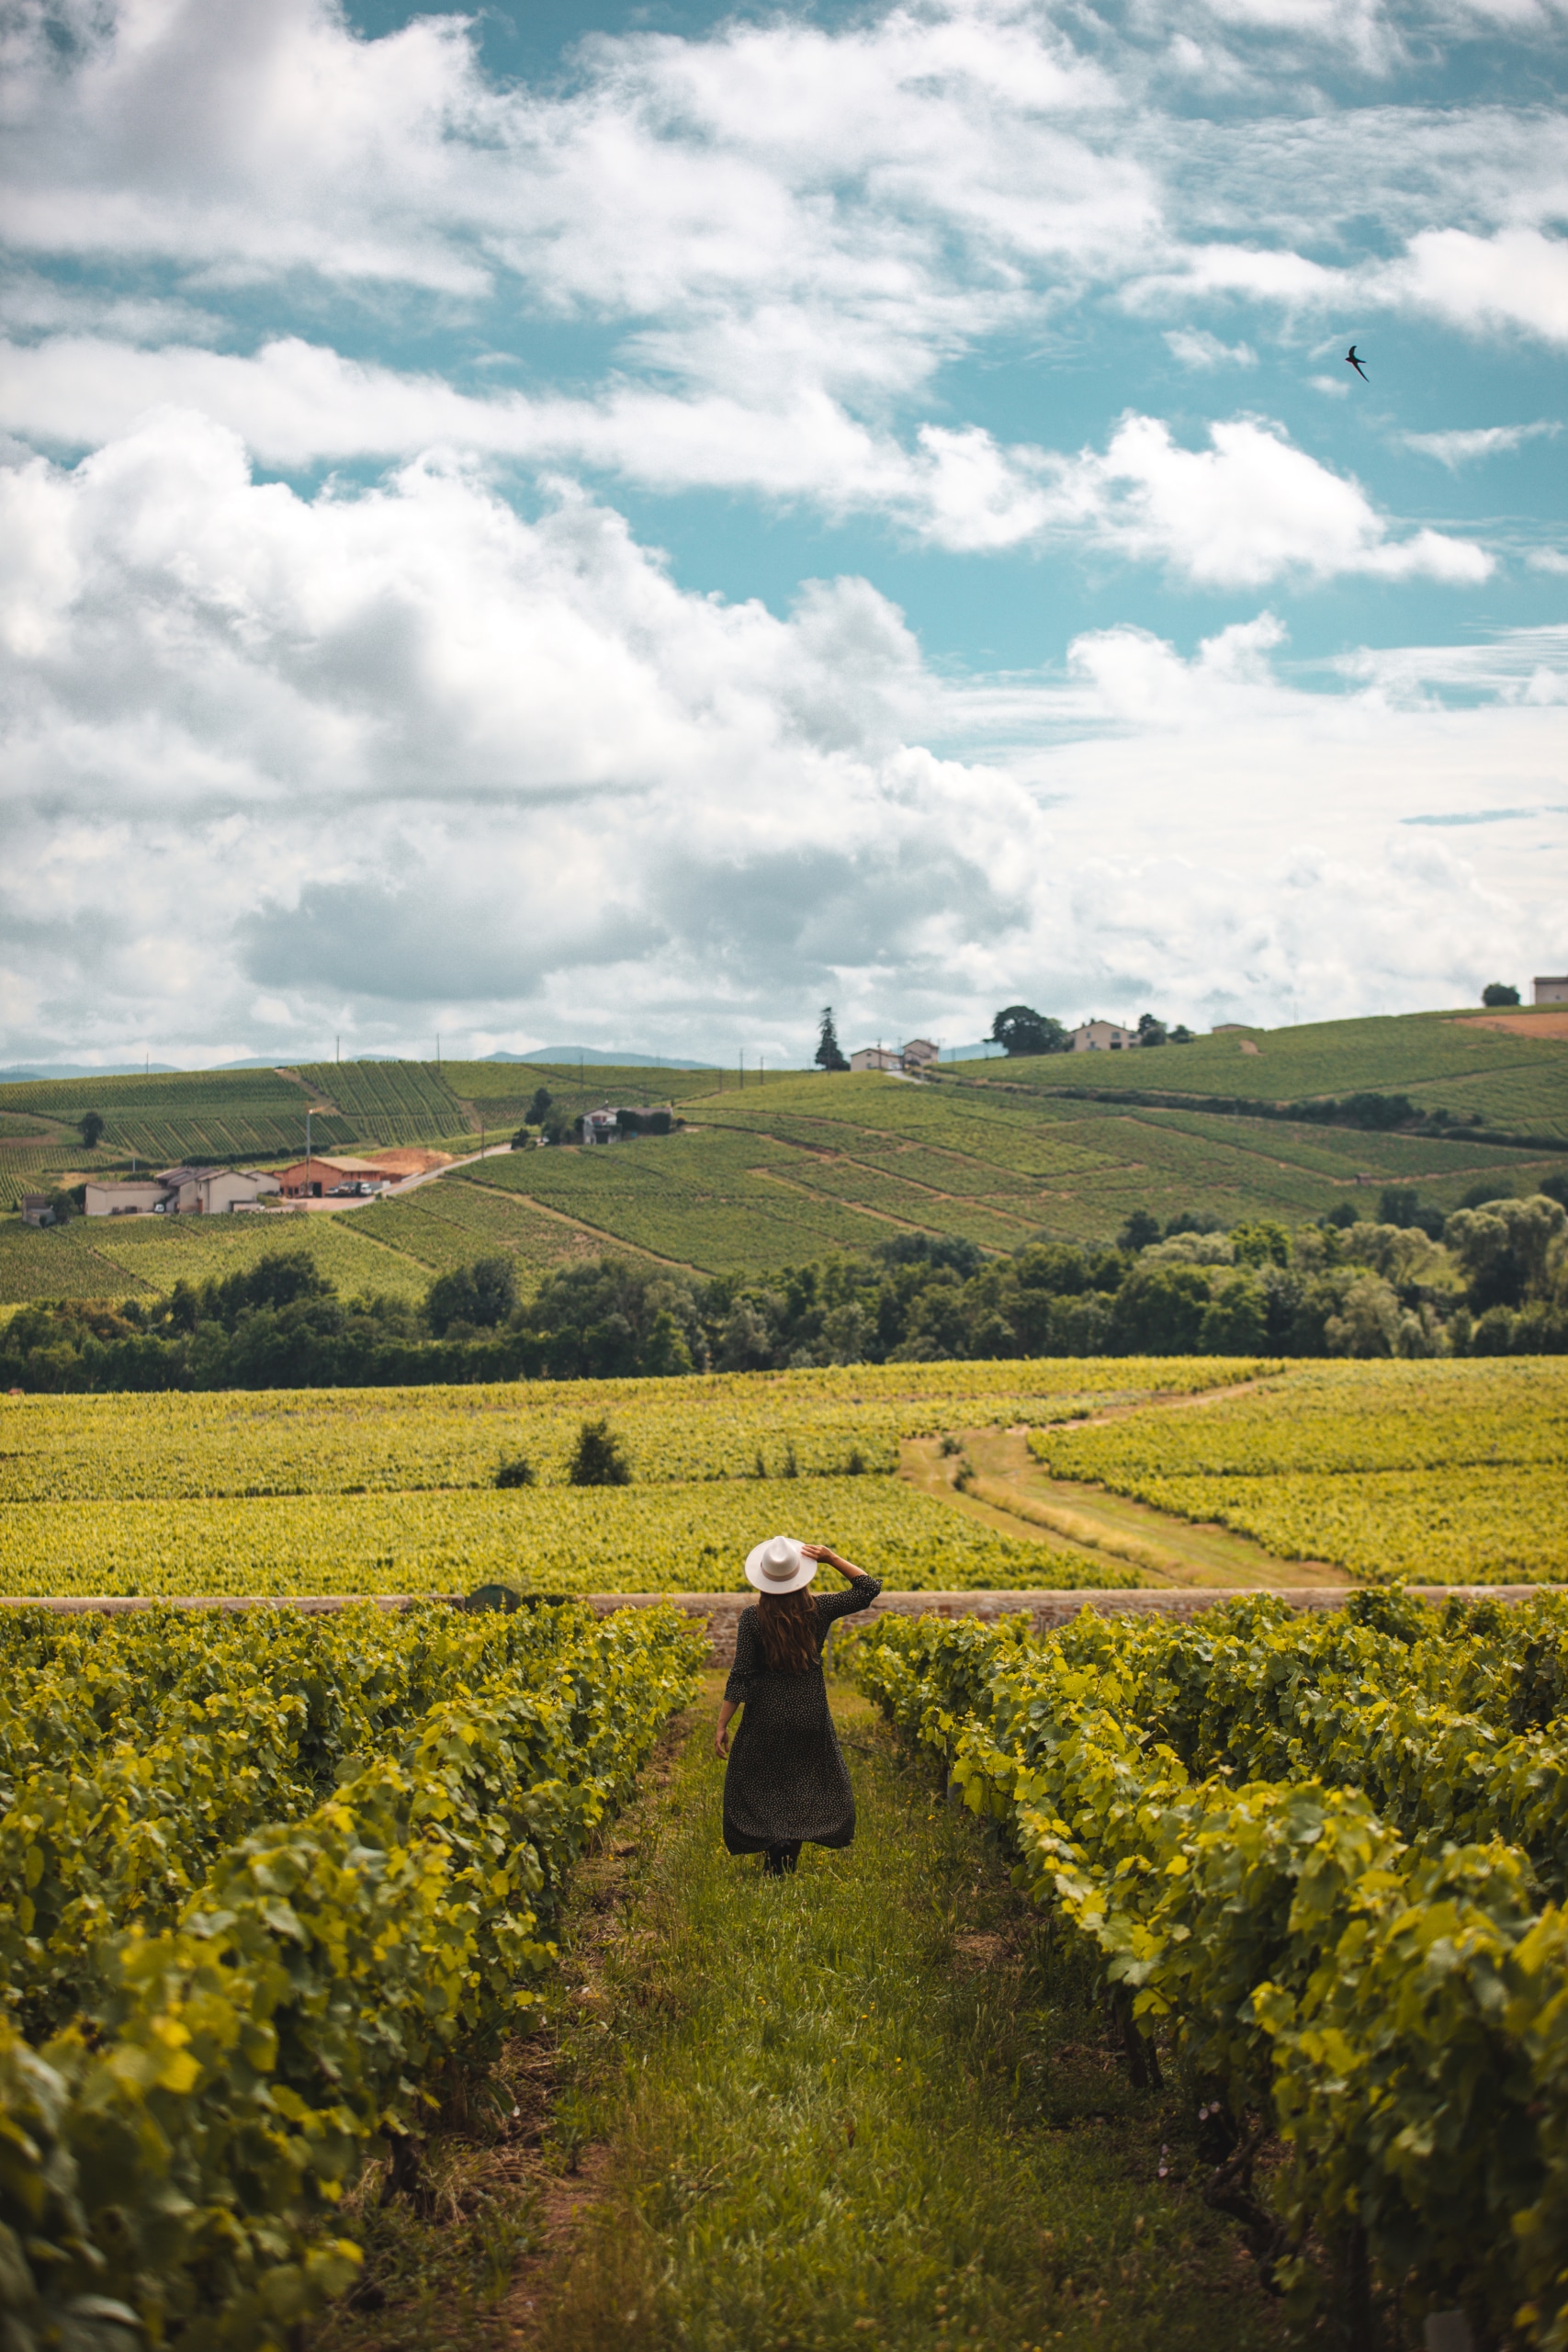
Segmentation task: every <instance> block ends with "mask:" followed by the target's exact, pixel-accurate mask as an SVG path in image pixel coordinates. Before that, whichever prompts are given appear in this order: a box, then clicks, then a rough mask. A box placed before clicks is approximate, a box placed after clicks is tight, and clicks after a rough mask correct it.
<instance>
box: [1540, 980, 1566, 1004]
mask: <svg viewBox="0 0 1568 2352" xmlns="http://www.w3.org/2000/svg"><path fill="white" fill-rule="evenodd" d="M1535 1001H1536V1002H1537V1004H1568V978H1562V979H1538V980H1537V981H1536V983H1535Z"/></svg>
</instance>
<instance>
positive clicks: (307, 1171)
mask: <svg viewBox="0 0 1568 2352" xmlns="http://www.w3.org/2000/svg"><path fill="white" fill-rule="evenodd" d="M310 1115H311V1114H310V1112H309V1111H307V1112H306V1114H305V1198H306V1199H307V1200H309V1199H310Z"/></svg>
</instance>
